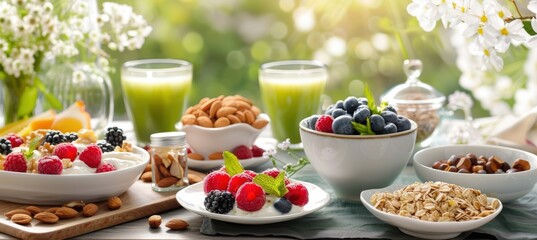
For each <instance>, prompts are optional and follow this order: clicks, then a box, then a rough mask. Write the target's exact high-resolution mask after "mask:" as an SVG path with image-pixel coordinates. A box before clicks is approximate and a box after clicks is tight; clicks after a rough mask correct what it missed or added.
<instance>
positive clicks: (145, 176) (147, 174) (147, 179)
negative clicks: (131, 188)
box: [140, 171, 153, 182]
mask: <svg viewBox="0 0 537 240" xmlns="http://www.w3.org/2000/svg"><path fill="white" fill-rule="evenodd" d="M152 178H153V176H152V173H151V171H149V172H145V173H143V174H142V176H141V177H140V179H142V181H144V182H151V181H153V179H152Z"/></svg>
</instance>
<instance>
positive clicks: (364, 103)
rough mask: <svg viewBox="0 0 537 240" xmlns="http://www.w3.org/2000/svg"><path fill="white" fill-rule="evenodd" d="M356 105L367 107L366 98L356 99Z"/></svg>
mask: <svg viewBox="0 0 537 240" xmlns="http://www.w3.org/2000/svg"><path fill="white" fill-rule="evenodd" d="M358 103H360V105H366V106H367V103H368V101H367V98H364V97H361V98H358Z"/></svg>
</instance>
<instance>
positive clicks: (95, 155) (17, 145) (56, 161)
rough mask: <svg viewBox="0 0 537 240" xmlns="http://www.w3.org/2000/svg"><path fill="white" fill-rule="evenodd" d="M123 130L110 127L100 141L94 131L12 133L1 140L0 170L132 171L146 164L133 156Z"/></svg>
mask: <svg viewBox="0 0 537 240" xmlns="http://www.w3.org/2000/svg"><path fill="white" fill-rule="evenodd" d="M125 140H126V137H125V135H124V133H123V130H122V129H120V128H118V127H109V128H108V129H107V130H106V134H105V140H101V141H97V136H96V135H95V133H94V132H93V131H92V130H87V129H82V130H80V131H78V132H76V133H74V132H70V133H62V132H60V131H56V130H37V131H33V132H31V133H30V134H29V135H28V136H26V137H24V138H23V137H20V136H19V135H17V134H13V133H11V134H9V135H7V136H5V137H4V138H0V153H1V154H0V163H1V164H0V169H1V170H4V171H11V172H23V173H38V174H53V175H60V174H61V175H66V174H91V173H103V172H110V171H115V170H118V169H123V168H128V167H131V166H134V165H136V164H139V163H141V162H143V159H142V156H139V155H138V154H134V153H132V146H131V144H130V143H128V142H126V141H125Z"/></svg>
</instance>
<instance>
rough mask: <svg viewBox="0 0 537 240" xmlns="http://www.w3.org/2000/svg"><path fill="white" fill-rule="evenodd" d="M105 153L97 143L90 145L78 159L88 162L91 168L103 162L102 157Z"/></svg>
mask: <svg viewBox="0 0 537 240" xmlns="http://www.w3.org/2000/svg"><path fill="white" fill-rule="evenodd" d="M102 155H103V153H102V151H101V148H100V147H99V146H97V145H95V144H91V145H88V146H87V147H86V149H84V150H83V151H82V152H81V153H80V156H78V159H80V161H82V162H84V163H86V165H88V166H89V167H91V168H96V167H98V166H99V165H100V164H101V157H102Z"/></svg>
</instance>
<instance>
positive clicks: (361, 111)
mask: <svg viewBox="0 0 537 240" xmlns="http://www.w3.org/2000/svg"><path fill="white" fill-rule="evenodd" d="M369 116H371V111H369V108H367V107H366V108H363V107H358V110H356V112H354V115H353V116H352V117H353V118H354V121H355V122H357V123H365V122H366V119H367V118H368V117H369Z"/></svg>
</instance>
